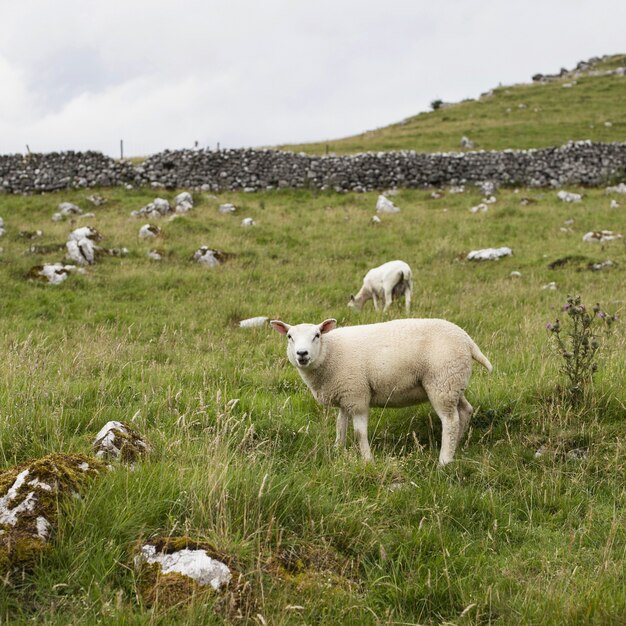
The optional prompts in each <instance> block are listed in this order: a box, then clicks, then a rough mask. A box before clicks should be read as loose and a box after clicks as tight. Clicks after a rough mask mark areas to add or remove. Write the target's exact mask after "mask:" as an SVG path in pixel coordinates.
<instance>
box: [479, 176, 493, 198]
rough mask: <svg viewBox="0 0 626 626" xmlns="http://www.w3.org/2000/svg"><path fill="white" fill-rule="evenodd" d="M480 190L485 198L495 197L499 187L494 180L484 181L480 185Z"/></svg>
mask: <svg viewBox="0 0 626 626" xmlns="http://www.w3.org/2000/svg"><path fill="white" fill-rule="evenodd" d="M478 188H479V189H480V193H481V194H482V195H483V196H493V195H494V194H495V193H496V191H497V189H498V186H497V184H496V183H495V182H494V181H493V180H483V181H482V182H480V183H478Z"/></svg>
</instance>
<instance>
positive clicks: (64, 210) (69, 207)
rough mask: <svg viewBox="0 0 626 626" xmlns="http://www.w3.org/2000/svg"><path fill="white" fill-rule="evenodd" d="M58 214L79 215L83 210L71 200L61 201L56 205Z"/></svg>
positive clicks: (63, 215) (66, 215) (64, 215)
mask: <svg viewBox="0 0 626 626" xmlns="http://www.w3.org/2000/svg"><path fill="white" fill-rule="evenodd" d="M58 209H59V213H60V215H61V216H62V217H63V218H65V217H72V216H73V215H80V214H81V213H82V212H83V210H82V209H81V208H80V207H79V206H77V205H76V204H74V203H73V202H61V204H59V206H58Z"/></svg>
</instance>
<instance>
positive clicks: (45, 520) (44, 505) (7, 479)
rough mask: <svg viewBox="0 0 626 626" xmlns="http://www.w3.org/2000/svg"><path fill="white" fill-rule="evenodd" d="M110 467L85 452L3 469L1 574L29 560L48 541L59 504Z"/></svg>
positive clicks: (0, 480)
mask: <svg viewBox="0 0 626 626" xmlns="http://www.w3.org/2000/svg"><path fill="white" fill-rule="evenodd" d="M104 469H105V465H104V464H103V463H102V462H101V461H98V460H96V459H93V458H91V457H87V456H84V455H80V454H50V455H48V456H45V457H43V458H41V459H37V460H35V461H31V462H30V463H26V464H24V465H20V466H17V467H13V468H11V469H8V470H5V471H3V472H2V473H0V574H2V575H4V574H6V573H7V572H8V571H10V570H11V569H12V568H13V567H16V566H21V565H25V564H28V563H29V562H30V561H32V560H33V559H34V558H35V557H36V556H37V555H39V554H41V552H42V551H44V550H45V549H46V548H47V546H48V542H49V540H50V538H51V536H52V535H53V533H54V530H55V529H56V526H57V519H58V505H59V502H60V501H62V500H63V499H64V498H66V497H69V496H71V495H72V494H74V493H78V492H79V491H80V489H81V488H82V487H83V486H84V485H85V484H86V483H87V482H88V481H89V479H91V478H93V477H94V476H97V475H98V474H99V473H100V472H101V471H103V470H104Z"/></svg>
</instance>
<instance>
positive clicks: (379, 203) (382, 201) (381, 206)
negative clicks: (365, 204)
mask: <svg viewBox="0 0 626 626" xmlns="http://www.w3.org/2000/svg"><path fill="white" fill-rule="evenodd" d="M376 211H377V212H378V213H399V212H400V209H399V208H398V207H397V206H396V205H395V204H394V203H393V202H392V201H391V200H389V199H387V198H385V196H382V195H380V196H378V200H376Z"/></svg>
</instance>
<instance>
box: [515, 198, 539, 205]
mask: <svg viewBox="0 0 626 626" xmlns="http://www.w3.org/2000/svg"><path fill="white" fill-rule="evenodd" d="M535 202H537V200H535V198H526V197H524V198H520V201H519V203H520V204H521V205H522V206H528V205H529V204H534V203H535Z"/></svg>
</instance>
